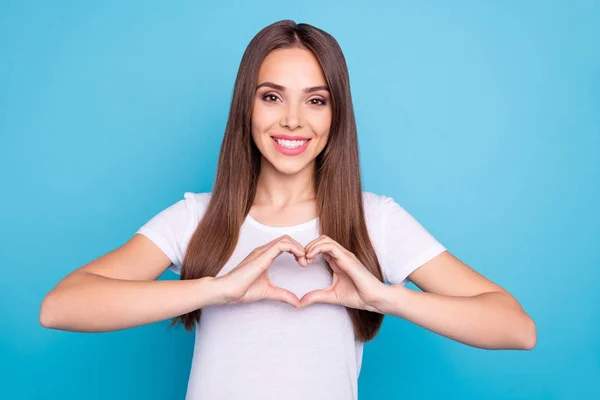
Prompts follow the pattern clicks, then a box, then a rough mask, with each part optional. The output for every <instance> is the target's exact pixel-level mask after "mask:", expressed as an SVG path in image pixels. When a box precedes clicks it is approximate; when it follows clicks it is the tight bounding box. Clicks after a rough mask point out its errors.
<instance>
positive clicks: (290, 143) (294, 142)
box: [275, 138, 308, 149]
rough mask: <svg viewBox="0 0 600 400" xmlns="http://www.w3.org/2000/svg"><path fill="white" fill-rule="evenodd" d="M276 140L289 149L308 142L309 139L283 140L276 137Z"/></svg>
mask: <svg viewBox="0 0 600 400" xmlns="http://www.w3.org/2000/svg"><path fill="white" fill-rule="evenodd" d="M275 141H276V142H277V143H279V145H280V146H283V147H285V148H288V149H295V148H296V147H300V146H302V145H303V144H304V143H306V142H308V140H283V139H277V138H275Z"/></svg>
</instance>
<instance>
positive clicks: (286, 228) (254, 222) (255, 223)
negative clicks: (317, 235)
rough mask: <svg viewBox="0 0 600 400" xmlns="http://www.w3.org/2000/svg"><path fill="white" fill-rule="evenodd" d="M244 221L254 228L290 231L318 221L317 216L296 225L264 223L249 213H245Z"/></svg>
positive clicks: (309, 225) (305, 227) (270, 230)
mask: <svg viewBox="0 0 600 400" xmlns="http://www.w3.org/2000/svg"><path fill="white" fill-rule="evenodd" d="M246 221H248V222H249V223H250V224H251V225H253V226H255V227H256V228H258V229H260V230H263V231H266V232H290V231H298V230H302V229H308V228H313V227H316V226H317V225H318V222H319V217H316V218H313V219H311V220H310V221H306V222H302V223H300V224H296V225H289V226H271V225H265V224H263V223H260V222H258V221H257V220H255V219H254V218H252V216H251V215H250V214H248V215H246Z"/></svg>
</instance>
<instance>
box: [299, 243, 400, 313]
mask: <svg viewBox="0 0 600 400" xmlns="http://www.w3.org/2000/svg"><path fill="white" fill-rule="evenodd" d="M319 253H322V254H323V258H324V259H325V260H326V261H327V262H328V263H329V265H330V266H331V269H332V270H333V283H332V284H331V286H329V287H327V288H325V289H319V290H313V291H312V292H308V293H306V294H305V295H304V296H303V297H302V298H301V299H300V306H301V307H306V306H307V305H309V304H312V303H329V304H337V305H342V306H346V307H350V308H357V309H361V310H368V311H375V312H379V311H378V308H377V307H378V305H379V304H380V302H381V301H382V295H383V293H384V292H385V291H386V290H387V289H388V286H387V285H386V284H384V283H383V282H381V281H380V280H379V279H377V278H376V277H375V276H374V275H373V274H372V273H371V272H369V270H367V269H366V268H365V266H364V265H362V264H361V262H360V261H359V260H358V258H356V256H355V255H354V254H353V253H351V252H349V251H348V250H346V249H345V248H344V247H342V246H341V245H340V244H339V243H337V242H336V241H335V240H333V239H331V238H330V237H328V236H325V235H323V236H321V237H319V238H317V239H315V240H313V241H312V242H310V243H309V244H308V245H306V258H307V260H308V262H309V263H311V262H313V261H314V259H315V257H316V255H317V254H319Z"/></svg>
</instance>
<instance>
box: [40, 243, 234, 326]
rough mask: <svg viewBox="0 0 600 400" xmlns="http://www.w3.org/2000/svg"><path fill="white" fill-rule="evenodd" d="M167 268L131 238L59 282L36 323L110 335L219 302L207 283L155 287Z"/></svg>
mask: <svg viewBox="0 0 600 400" xmlns="http://www.w3.org/2000/svg"><path fill="white" fill-rule="evenodd" d="M170 265H171V260H170V259H169V258H168V257H167V256H166V255H165V254H164V253H163V252H162V251H161V250H160V249H159V248H158V247H157V246H156V245H155V244H154V243H153V242H152V241H151V240H150V239H148V238H146V237H145V236H143V235H140V234H136V235H134V236H133V238H132V239H131V240H129V241H128V242H127V243H125V244H124V245H123V246H121V247H119V248H117V249H115V250H113V251H111V252H110V253H107V254H105V255H103V256H101V257H100V258H98V259H96V260H94V261H92V262H91V263H89V264H87V265H85V266H83V267H81V268H79V269H77V270H75V271H74V272H72V273H70V274H69V275H68V276H66V277H65V278H64V279H63V280H62V281H60V282H59V283H58V285H56V287H55V288H54V289H52V291H50V293H48V294H47V295H46V297H45V298H44V300H43V301H42V304H41V307H40V323H41V325H42V326H44V327H46V328H52V329H60V330H67V331H77V332H106V331H115V330H120V329H126V328H132V327H135V326H140V325H144V324H149V323H153V322H157V321H160V320H164V319H168V318H173V317H176V316H179V315H182V314H185V313H187V312H190V311H194V310H196V309H199V308H202V307H205V306H209V305H215V304H220V303H221V302H223V301H224V296H223V294H222V293H221V290H220V288H218V287H216V284H215V278H212V277H206V278H200V279H190V280H182V281H179V280H177V281H156V279H157V278H158V277H159V276H160V275H161V274H162V273H163V272H164V271H165V270H166V269H167V268H168V267H169V266H170Z"/></svg>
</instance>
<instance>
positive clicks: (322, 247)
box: [306, 242, 368, 282]
mask: <svg viewBox="0 0 600 400" xmlns="http://www.w3.org/2000/svg"><path fill="white" fill-rule="evenodd" d="M319 253H323V254H328V255H329V259H328V260H327V261H328V262H329V265H330V266H331V267H332V269H334V270H335V269H336V268H339V269H340V270H342V271H344V273H345V274H346V275H348V276H349V277H350V279H352V280H353V281H354V282H357V281H358V280H359V279H361V273H362V272H363V271H362V270H364V271H366V269H365V268H364V267H363V268H358V267H357V264H356V260H355V259H354V258H353V257H350V256H349V255H348V252H347V251H346V250H345V249H344V248H343V247H342V246H341V245H339V244H338V243H336V242H326V243H321V244H319V245H317V246H315V247H314V248H313V249H312V250H311V251H309V252H308V253H306V257H307V258H308V259H312V258H314V257H316V255H317V254H319ZM331 261H333V262H331ZM361 265H362V264H361ZM366 272H368V271H366Z"/></svg>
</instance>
